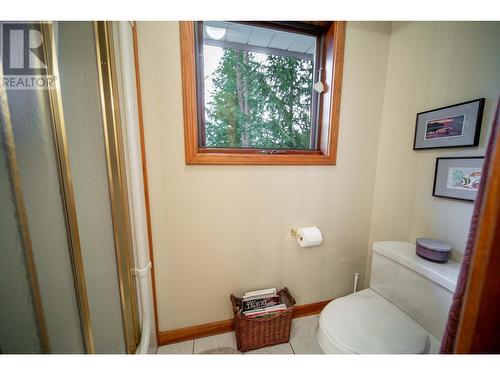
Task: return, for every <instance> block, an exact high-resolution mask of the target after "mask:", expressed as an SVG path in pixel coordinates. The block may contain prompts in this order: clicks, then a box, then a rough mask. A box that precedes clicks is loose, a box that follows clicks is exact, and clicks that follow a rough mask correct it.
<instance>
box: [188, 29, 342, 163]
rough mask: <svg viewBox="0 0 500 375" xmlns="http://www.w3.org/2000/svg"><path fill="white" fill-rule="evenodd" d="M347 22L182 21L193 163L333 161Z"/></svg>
mask: <svg viewBox="0 0 500 375" xmlns="http://www.w3.org/2000/svg"><path fill="white" fill-rule="evenodd" d="M344 32H345V24H344V23H343V22H333V23H330V22H308V23H305V22H223V21H206V22H181V25H180V33H181V60H182V61H181V62H182V78H183V101H184V126H185V147H186V163H187V164H292V165H293V164H335V157H336V142H337V132H338V112H339V105H340V79H341V75H342V59H343V56H342V54H343V42H344Z"/></svg>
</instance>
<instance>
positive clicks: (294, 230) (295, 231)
mask: <svg viewBox="0 0 500 375" xmlns="http://www.w3.org/2000/svg"><path fill="white" fill-rule="evenodd" d="M290 235H291V236H292V237H295V238H297V239H299V240H301V239H302V238H300V237H301V235H300V231H299V229H298V228H292V229H290Z"/></svg>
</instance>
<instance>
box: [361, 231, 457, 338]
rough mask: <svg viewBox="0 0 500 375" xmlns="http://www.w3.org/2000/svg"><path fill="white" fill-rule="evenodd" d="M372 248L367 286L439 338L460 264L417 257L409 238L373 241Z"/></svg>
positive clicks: (441, 335) (443, 327)
mask: <svg viewBox="0 0 500 375" xmlns="http://www.w3.org/2000/svg"><path fill="white" fill-rule="evenodd" d="M372 249H373V257H372V267H371V276H370V288H371V289H373V290H375V291H376V292H377V293H379V294H381V295H382V296H383V297H385V298H386V299H388V300H389V301H391V302H392V303H393V304H394V305H396V306H397V307H398V308H399V309H401V310H403V311H404V312H405V313H406V314H407V315H409V316H410V317H411V318H413V319H414V320H415V321H417V322H418V323H419V324H420V325H422V326H423V327H424V328H425V329H426V330H427V331H428V332H429V333H431V334H432V335H433V336H434V337H436V338H437V339H438V340H441V339H442V337H443V333H444V329H445V325H446V320H447V318H448V311H449V309H450V306H451V300H452V297H453V293H454V292H455V288H456V284H457V279H458V273H459V271H460V264H459V263H456V262H454V261H452V260H449V261H448V262H447V263H434V262H430V261H428V260H425V259H423V258H420V257H419V256H418V255H416V254H415V244H413V243H409V242H397V241H380V242H374V243H373V248H372Z"/></svg>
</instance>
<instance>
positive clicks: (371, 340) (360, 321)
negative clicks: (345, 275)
mask: <svg viewBox="0 0 500 375" xmlns="http://www.w3.org/2000/svg"><path fill="white" fill-rule="evenodd" d="M431 340H435V338H434V337H432V336H431V335H430V334H429V333H428V332H427V331H426V330H425V329H424V328H423V327H422V326H420V325H419V324H418V323H417V322H415V321H414V320H413V319H411V318H410V317H409V316H408V315H406V314H405V313H404V312H402V311H401V310H399V309H398V308H397V307H396V306H394V305H393V304H392V303H391V302H389V301H388V300H386V299H385V298H384V297H382V296H381V295H379V294H378V293H376V292H375V291H373V290H372V289H365V290H362V291H360V292H357V293H354V294H351V295H348V296H346V297H342V298H338V299H336V300H334V301H332V302H330V303H329V304H328V305H327V306H326V307H325V308H324V309H323V311H322V312H321V315H320V319H319V326H318V341H319V344H320V346H321V348H322V349H323V351H324V352H325V353H351V354H368V353H373V354H376V353H380V354H390V353H394V354H398V353H399V354H403V353H407V354H410V353H414V354H417V353H428V352H429V349H430V344H431Z"/></svg>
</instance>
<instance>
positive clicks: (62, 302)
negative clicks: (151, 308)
mask: <svg viewBox="0 0 500 375" xmlns="http://www.w3.org/2000/svg"><path fill="white" fill-rule="evenodd" d="M47 95H48V94H47V92H46V91H38V90H37V91H35V90H17V91H16V90H9V91H8V101H9V109H10V115H11V120H12V127H13V132H14V141H15V144H16V150H17V160H18V166H19V173H20V176H21V181H22V190H23V193H24V201H25V205H26V211H27V216H28V223H29V229H30V234H31V240H32V247H33V256H34V260H35V266H36V269H37V272H38V280H39V284H40V293H41V297H42V306H43V310H44V313H45V322H46V325H47V332H48V336H49V344H50V350H51V352H52V353H83V352H84V351H85V350H84V345H83V339H82V331H81V326H80V316H79V310H78V305H77V299H76V295H75V289H74V282H73V271H72V264H71V259H70V252H69V247H68V238H67V234H66V222H65V214H64V208H63V204H62V196H61V188H60V186H59V176H58V165H57V159H56V152H55V147H54V141H53V133H52V117H51V114H50V111H49V108H50V107H49V101H48V96H47Z"/></svg>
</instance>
